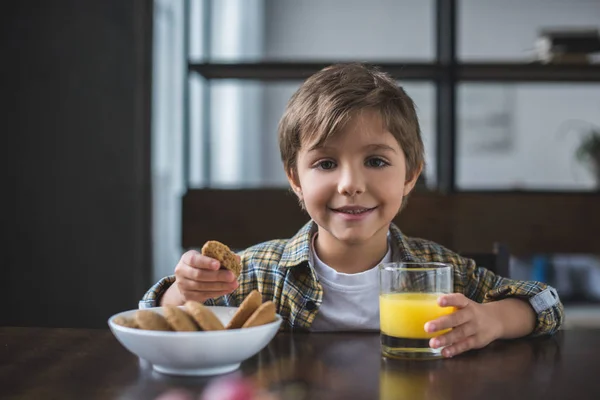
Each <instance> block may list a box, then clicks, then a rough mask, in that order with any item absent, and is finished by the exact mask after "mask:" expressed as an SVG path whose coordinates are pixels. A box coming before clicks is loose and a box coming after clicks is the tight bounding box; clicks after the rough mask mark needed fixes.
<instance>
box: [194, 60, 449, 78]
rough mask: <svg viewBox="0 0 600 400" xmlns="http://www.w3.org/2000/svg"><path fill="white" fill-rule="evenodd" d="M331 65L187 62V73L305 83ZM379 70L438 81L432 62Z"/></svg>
mask: <svg viewBox="0 0 600 400" xmlns="http://www.w3.org/2000/svg"><path fill="white" fill-rule="evenodd" d="M333 63H334V62H261V63H231V64H225V63H190V64H189V70H190V71H194V72H197V73H199V74H200V75H202V76H203V77H204V78H206V79H248V80H261V81H280V80H304V79H306V78H308V77H309V76H311V75H312V74H314V73H315V72H317V71H319V70H321V69H323V68H325V67H326V66H328V65H331V64H333ZM377 65H378V66H380V67H381V69H382V70H384V71H386V72H388V73H390V74H392V75H393V76H395V77H398V78H401V79H406V80H433V79H436V78H438V76H439V73H440V69H439V66H438V65H436V64H433V63H403V64H398V63H377Z"/></svg>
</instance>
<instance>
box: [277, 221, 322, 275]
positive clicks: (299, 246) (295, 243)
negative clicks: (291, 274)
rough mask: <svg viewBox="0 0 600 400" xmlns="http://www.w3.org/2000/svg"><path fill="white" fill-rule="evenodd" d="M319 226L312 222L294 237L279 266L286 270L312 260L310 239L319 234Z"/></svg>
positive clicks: (287, 245)
mask: <svg viewBox="0 0 600 400" xmlns="http://www.w3.org/2000/svg"><path fill="white" fill-rule="evenodd" d="M317 229H318V227H317V224H316V223H315V222H314V221H313V220H310V221H308V222H307V223H306V224H305V225H304V226H303V227H302V228H301V229H300V230H299V231H298V233H296V235H294V237H292V238H291V239H290V240H289V241H288V242H287V244H286V245H285V248H284V249H283V254H282V255H281V260H280V262H279V265H280V266H281V267H284V268H289V267H295V266H297V265H300V264H303V263H308V260H309V259H310V239H311V238H312V236H313V234H314V233H315V232H317Z"/></svg>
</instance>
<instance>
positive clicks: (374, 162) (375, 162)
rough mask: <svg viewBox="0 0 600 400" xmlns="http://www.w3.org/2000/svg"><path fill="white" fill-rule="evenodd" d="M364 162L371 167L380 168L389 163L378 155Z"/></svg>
mask: <svg viewBox="0 0 600 400" xmlns="http://www.w3.org/2000/svg"><path fill="white" fill-rule="evenodd" d="M366 164H367V166H368V167H373V168H382V167H385V166H388V165H389V164H388V163H387V162H386V161H384V160H382V159H381V158H378V157H374V158H369V159H368V160H367V162H366Z"/></svg>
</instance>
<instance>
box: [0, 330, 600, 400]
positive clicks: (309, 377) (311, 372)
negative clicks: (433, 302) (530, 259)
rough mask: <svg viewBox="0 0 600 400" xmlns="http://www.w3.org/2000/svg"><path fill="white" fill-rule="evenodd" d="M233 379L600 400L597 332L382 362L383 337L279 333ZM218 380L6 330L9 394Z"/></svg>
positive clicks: (297, 390)
mask: <svg viewBox="0 0 600 400" xmlns="http://www.w3.org/2000/svg"><path fill="white" fill-rule="evenodd" d="M228 377H230V378H232V377H245V378H248V379H250V380H251V382H253V384H256V385H257V387H262V388H267V389H268V391H269V392H270V393H271V394H272V395H274V396H271V397H270V398H282V399H320V398H325V399H378V398H379V399H388V398H390V399H392V398H399V399H411V400H412V399H415V400H418V399H461V400H464V399H486V400H488V399H521V398H522V399H537V398H539V399H570V398H577V399H600V330H573V331H561V332H559V333H558V334H557V335H555V336H553V337H548V338H538V339H520V340H516V341H508V342H496V343H493V344H492V345H490V346H488V347H487V348H485V349H483V350H479V351H472V352H470V353H467V354H464V355H461V356H458V357H455V358H453V359H447V360H437V361H400V360H387V359H383V358H382V357H381V356H380V353H379V336H378V335H377V334H359V333H355V334H350V333H348V334H344V333H339V334H338V333H336V334H307V333H294V334H290V333H280V334H278V335H277V336H276V337H275V338H274V339H273V341H272V342H271V343H270V344H269V345H268V347H266V348H265V349H264V350H263V351H261V352H260V353H259V354H258V355H256V356H255V357H253V358H251V359H249V360H247V361H246V362H244V363H242V367H241V368H240V370H238V371H236V372H234V373H232V374H230V375H229V376H228ZM216 379H217V378H214V377H213V378H184V377H171V376H166V375H161V374H159V373H157V372H154V371H153V370H152V368H151V366H149V365H148V364H147V363H146V362H144V361H141V360H139V359H138V358H137V357H135V356H134V355H132V354H130V353H129V352H128V351H127V350H125V349H124V348H123V347H122V346H121V345H120V343H119V342H117V340H116V339H115V338H114V337H113V336H112V334H111V333H110V331H108V330H78V329H42V328H0V398H2V399H6V398H8V399H11V398H18V399H53V398H56V399H70V398H73V399H155V398H156V397H158V396H160V395H162V394H164V393H165V392H167V391H169V390H172V389H177V388H179V389H185V390H187V391H189V392H190V393H193V394H195V396H194V398H199V396H200V395H201V394H202V393H203V391H204V393H206V392H205V389H206V387H207V385H211V384H215V382H216Z"/></svg>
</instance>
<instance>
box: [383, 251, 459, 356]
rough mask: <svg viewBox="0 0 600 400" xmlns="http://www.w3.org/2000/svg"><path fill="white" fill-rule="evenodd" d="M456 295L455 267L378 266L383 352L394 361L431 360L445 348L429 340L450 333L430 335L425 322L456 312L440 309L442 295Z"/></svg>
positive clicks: (404, 264)
mask: <svg viewBox="0 0 600 400" xmlns="http://www.w3.org/2000/svg"><path fill="white" fill-rule="evenodd" d="M452 292H453V280H452V265H451V264H444V263H405V262H398V263H382V264H380V265H379V313H380V331H381V351H382V353H383V355H384V356H387V357H392V358H411V359H414V358H417V359H431V358H440V357H442V355H441V351H442V349H441V348H439V349H432V348H431V347H429V339H431V338H432V337H435V336H439V335H441V334H444V333H446V332H447V331H448V330H444V331H439V332H434V333H428V332H425V327H424V326H425V323H426V322H428V321H433V320H434V319H437V318H439V317H441V316H443V315H447V314H451V313H452V312H454V310H455V309H454V307H440V306H439V305H438V304H437V299H438V297H440V295H443V294H447V293H452Z"/></svg>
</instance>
